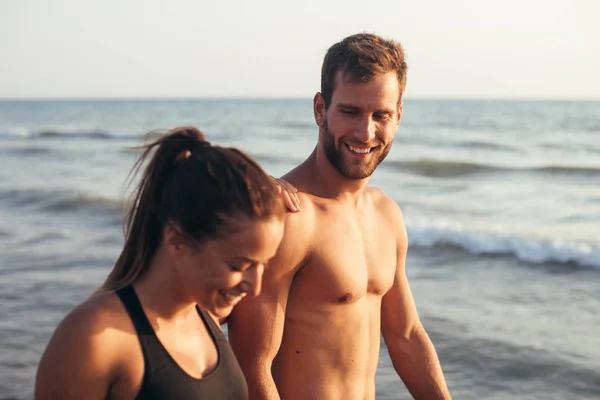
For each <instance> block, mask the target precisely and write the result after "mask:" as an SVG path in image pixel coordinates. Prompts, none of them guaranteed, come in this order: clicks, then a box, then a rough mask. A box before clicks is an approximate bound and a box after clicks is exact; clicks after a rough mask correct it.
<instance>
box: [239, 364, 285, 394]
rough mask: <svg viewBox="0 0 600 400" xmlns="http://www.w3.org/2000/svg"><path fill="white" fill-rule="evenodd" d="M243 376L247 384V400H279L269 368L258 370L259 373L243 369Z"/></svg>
mask: <svg viewBox="0 0 600 400" xmlns="http://www.w3.org/2000/svg"><path fill="white" fill-rule="evenodd" d="M244 374H245V376H246V382H247V383H248V393H249V400H280V397H279V392H278V391H277V386H275V381H274V380H273V375H272V374H271V370H270V368H266V367H265V368H260V372H259V371H258V370H256V369H254V371H246V369H244Z"/></svg>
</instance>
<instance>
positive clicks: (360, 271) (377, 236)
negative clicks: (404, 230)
mask: <svg viewBox="0 0 600 400" xmlns="http://www.w3.org/2000/svg"><path fill="white" fill-rule="evenodd" d="M338 221H339V219H338ZM396 258H397V249H396V239H395V237H394V235H393V233H392V232H391V231H390V230H389V229H388V228H387V227H386V225H385V224H383V223H377V221H369V222H366V223H364V222H363V223H360V222H359V221H353V220H343V221H342V222H336V223H327V221H326V220H324V221H323V223H322V224H320V226H319V229H318V230H316V234H315V237H314V238H313V246H312V251H311V252H310V255H309V258H308V262H307V263H306V265H305V266H304V267H303V268H302V269H301V270H300V271H299V273H298V274H297V276H296V278H295V279H294V284H293V286H294V287H293V292H295V293H296V294H297V295H299V297H301V298H302V299H303V300H315V301H320V302H321V301H324V302H328V303H351V302H354V301H357V300H359V299H361V298H363V297H364V296H365V295H367V294H373V295H378V296H383V295H384V294H385V293H386V292H387V291H388V290H389V288H390V287H391V285H392V283H393V280H394V274H395V270H396Z"/></svg>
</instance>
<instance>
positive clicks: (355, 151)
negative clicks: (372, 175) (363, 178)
mask: <svg viewBox="0 0 600 400" xmlns="http://www.w3.org/2000/svg"><path fill="white" fill-rule="evenodd" d="M348 148H349V149H350V151H352V152H354V153H359V154H367V153H368V152H370V151H371V148H370V147H368V148H366V149H361V148H360V147H354V146H350V145H348Z"/></svg>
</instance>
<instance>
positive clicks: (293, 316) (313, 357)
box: [229, 72, 450, 400]
mask: <svg viewBox="0 0 600 400" xmlns="http://www.w3.org/2000/svg"><path fill="white" fill-rule="evenodd" d="M343 78H344V76H343V74H342V73H341V72H339V73H338V75H337V77H336V79H337V80H336V85H335V89H334V91H333V95H332V99H331V104H330V105H329V107H325V103H324V100H323V97H322V95H321V94H320V93H317V94H316V95H315V98H314V115H315V122H316V124H317V126H318V127H319V141H318V143H317V145H316V147H315V149H314V151H313V152H312V154H311V155H310V156H309V157H308V158H307V159H306V160H305V161H304V162H303V163H302V164H300V165H299V166H298V167H296V168H295V169H293V170H292V171H291V172H289V173H288V174H286V175H285V176H283V179H284V180H285V181H287V182H289V183H290V184H292V185H293V186H295V187H296V188H297V189H298V190H299V192H298V196H299V199H300V206H301V209H302V211H301V212H298V213H290V214H288V217H287V220H286V225H285V233H284V238H283V241H282V243H281V246H280V248H279V250H278V252H277V255H276V256H275V258H274V259H273V260H272V261H271V263H270V266H269V269H268V271H266V272H265V275H264V277H263V291H262V293H261V295H260V296H258V297H255V298H246V299H244V300H242V301H241V302H240V303H239V305H238V306H237V307H236V308H235V309H234V311H233V313H232V315H231V316H230V318H229V324H230V325H229V338H230V341H231V345H232V347H233V349H234V351H235V353H236V356H237V358H238V361H239V362H240V365H241V366H242V369H243V370H244V374H245V376H246V379H247V381H248V388H249V390H250V398H251V399H260V400H264V399H270V400H271V399H280V398H281V399H285V400H304V399H324V400H329V399H332V400H338V399H339V400H342V399H343V400H365V399H368V400H371V399H374V398H375V372H376V370H377V362H378V359H379V349H380V337H381V335H382V334H383V337H384V338H385V341H386V344H387V346H388V349H389V353H390V357H391V359H392V362H393V364H394V367H395V369H396V371H397V372H398V374H399V375H400V377H401V378H402V380H403V381H404V382H405V383H406V386H407V387H408V388H409V390H410V392H411V393H412V394H413V396H415V398H417V399H427V400H429V399H436V400H437V399H448V398H450V397H449V395H447V389H446V385H445V381H444V378H443V374H442V373H441V369H440V367H439V362H438V360H437V355H436V353H435V349H434V348H433V346H432V344H431V341H430V340H429V337H428V336H427V334H426V332H425V330H424V329H423V326H422V324H421V322H420V319H419V316H418V314H417V310H416V306H415V303H414V301H413V298H412V295H411V290H410V287H409V285H408V281H407V279H406V273H405V260H406V252H407V247H408V240H407V235H406V228H405V225H404V221H403V218H402V213H401V211H400V208H399V207H398V205H397V203H396V202H395V201H393V200H392V199H390V198H389V197H387V196H386V195H385V194H384V193H383V192H382V191H381V190H379V189H376V188H373V187H369V186H367V184H368V180H369V177H370V175H371V174H372V173H373V171H374V170H375V168H376V167H377V165H378V164H379V163H380V162H381V161H382V160H383V159H384V158H385V156H386V155H387V153H388V152H389V150H390V148H391V145H392V141H393V139H394V136H395V134H396V131H397V129H398V126H399V124H400V120H401V116H402V103H401V102H400V101H399V99H400V90H399V87H398V80H397V77H396V75H395V73H388V74H385V75H382V76H379V77H376V78H374V79H372V80H370V81H367V82H354V81H348V80H345V79H343Z"/></svg>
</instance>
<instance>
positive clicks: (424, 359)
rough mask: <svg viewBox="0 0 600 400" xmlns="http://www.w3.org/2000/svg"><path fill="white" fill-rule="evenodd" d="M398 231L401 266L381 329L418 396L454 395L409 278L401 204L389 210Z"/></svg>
mask: <svg viewBox="0 0 600 400" xmlns="http://www.w3.org/2000/svg"><path fill="white" fill-rule="evenodd" d="M388 209H389V211H388V213H389V215H388V216H389V217H390V219H389V220H390V221H393V223H394V226H395V227H396V228H397V229H398V232H397V249H398V250H397V251H398V254H397V267H396V275H395V278H394V284H393V286H392V288H391V289H390V290H389V291H388V293H386V295H385V296H384V297H383V300H382V306H381V330H382V333H383V337H384V339H385V342H386V345H387V347H388V351H389V354H390V358H391V359H392V363H393V365H394V368H395V369H396V372H397V373H398V375H400V378H401V379H402V381H403V382H404V384H405V385H406V387H407V388H408V390H409V391H410V393H411V394H412V396H413V397H414V398H415V399H426V400H434V399H450V398H451V397H450V393H449V391H448V387H447V385H446V381H445V379H444V374H443V372H442V368H441V366H440V362H439V360H438V356H437V353H436V351H435V348H434V347H433V344H432V343H431V340H430V339H429V336H428V335H427V332H425V329H424V328H423V325H422V324H421V320H420V318H419V315H418V314H417V308H416V306H415V302H414V300H413V296H412V293H411V290H410V286H409V284H408V279H407V278H406V271H405V263H406V252H407V249H408V238H407V234H406V228H405V226H404V221H403V218H402V213H401V211H400V208H399V207H398V205H397V204H396V203H393V205H391V206H390V207H386V210H388Z"/></svg>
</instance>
